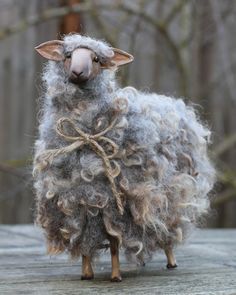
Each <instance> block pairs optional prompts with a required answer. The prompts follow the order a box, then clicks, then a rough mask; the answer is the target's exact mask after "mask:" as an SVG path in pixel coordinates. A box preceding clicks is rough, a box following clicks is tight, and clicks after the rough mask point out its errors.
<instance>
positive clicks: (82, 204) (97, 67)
mask: <svg viewBox="0 0 236 295" xmlns="http://www.w3.org/2000/svg"><path fill="white" fill-rule="evenodd" d="M35 49H36V51H37V52H38V53H39V54H40V55H41V56H43V57H44V58H46V59H47V60H49V61H48V63H47V64H46V65H45V68H44V71H43V82H44V89H45V91H44V93H43V104H42V107H41V113H42V115H41V118H40V124H39V138H38V139H37V141H36V143H35V157H34V170H33V174H34V177H35V190H36V223H37V224H39V225H40V226H41V227H42V228H43V229H44V232H45V236H46V240H47V248H48V253H50V254H57V253H62V252H64V251H66V252H68V253H69V254H70V256H71V257H72V258H78V257H80V256H82V276H81V279H85V280H89V279H92V278H93V277H94V273H93V269H92V262H93V259H94V257H96V256H97V255H99V253H100V252H101V251H102V250H103V249H105V248H110V252H111V263H112V273H111V281H114V282H120V281H121V274H120V266H119V248H121V247H122V248H123V249H124V251H125V254H126V257H127V259H129V260H132V261H136V262H137V263H138V264H141V265H142V264H144V263H145V261H147V260H150V259H151V258H152V255H153V253H155V252H156V251H157V250H160V249H162V250H164V252H165V254H166V257H167V267H168V268H175V267H176V266H177V264H176V260H175V256H174V253H173V248H174V247H176V246H177V245H178V244H181V243H182V242H183V241H184V240H185V239H186V237H187V236H188V235H189V233H190V232H191V229H192V228H193V227H194V226H195V225H196V224H198V221H199V218H200V217H201V216H202V215H203V214H205V213H207V212H208V209H209V197H208V195H209V192H210V191H211V189H212V187H213V184H214V179H215V170H214V167H213V165H212V163H211V162H210V160H209V158H208V155H207V147H208V144H209V143H210V131H209V129H208V128H207V127H206V126H203V125H202V123H201V122H200V120H199V118H198V116H197V114H196V112H195V109H194V108H193V107H192V106H187V105H186V104H185V103H184V101H183V100H182V99H175V98H172V97H167V96H164V95H158V94H155V93H147V92H141V91H138V90H136V89H135V88H133V87H125V88H120V87H119V86H118V85H117V83H116V79H115V74H116V71H117V69H118V68H119V66H122V65H125V64H128V63H130V62H132V61H133V56H132V55H131V54H129V53H127V52H125V51H122V50H120V49H116V48H112V47H111V46H110V45H109V44H107V43H106V42H105V41H100V40H96V39H93V38H90V37H87V36H82V35H79V34H69V35H66V36H64V38H63V40H53V41H48V42H45V43H42V44H40V45H39V46H37V47H36V48H35Z"/></svg>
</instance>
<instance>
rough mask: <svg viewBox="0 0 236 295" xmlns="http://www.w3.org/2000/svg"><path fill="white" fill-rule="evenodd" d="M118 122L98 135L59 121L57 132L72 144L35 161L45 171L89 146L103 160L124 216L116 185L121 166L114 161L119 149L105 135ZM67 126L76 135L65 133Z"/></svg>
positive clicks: (118, 205) (106, 173)
mask: <svg viewBox="0 0 236 295" xmlns="http://www.w3.org/2000/svg"><path fill="white" fill-rule="evenodd" d="M116 122H117V118H115V119H114V120H113V121H112V122H111V124H110V125H109V126H108V127H107V128H106V129H104V130H103V131H101V132H99V133H96V134H88V133H85V132H84V131H83V130H81V129H80V128H79V127H78V126H76V124H75V123H74V122H73V121H72V120H71V119H69V118H61V119H59V120H58V121H57V124H56V132H57V134H58V135H59V136H60V137H62V138H63V139H65V140H66V141H69V142H71V144H69V145H68V146H66V147H62V148H58V149H50V150H46V151H44V152H43V153H41V154H40V155H39V156H38V157H37V158H36V160H35V162H36V165H35V170H43V169H45V168H46V167H47V166H48V165H51V164H52V162H53V159H54V158H55V157H57V156H59V155H63V154H68V153H70V152H73V151H74V150H77V149H81V148H82V147H83V146H85V145H88V146H89V147H90V148H91V149H92V150H93V151H94V152H95V153H96V154H97V155H98V156H99V157H100V158H101V159H102V161H103V165H104V169H105V175H106V176H107V179H108V181H109V182H110V186H111V190H112V193H113V195H114V197H115V199H116V203H117V207H118V209H119V212H120V214H121V215H123V213H124V207H123V203H122V193H121V192H119V191H118V189H117V187H116V183H115V178H116V177H117V176H118V175H119V174H120V166H119V164H118V163H117V162H116V161H115V160H114V159H113V158H114V157H115V155H116V154H117V152H118V150H119V147H118V146H117V144H116V143H115V142H114V141H113V140H111V139H110V138H108V137H106V136H105V134H106V133H107V132H108V131H109V130H111V129H112V128H113V127H114V126H115V125H116ZM65 124H67V126H68V127H70V129H71V130H72V132H73V133H74V135H70V134H67V133H66V132H65V128H64V127H65ZM102 142H103V143H106V145H105V146H106V147H107V146H110V147H111V150H112V153H109V152H108V151H106V150H105V148H104V147H103V146H102V145H101V143H102ZM112 164H113V165H114V166H115V168H112Z"/></svg>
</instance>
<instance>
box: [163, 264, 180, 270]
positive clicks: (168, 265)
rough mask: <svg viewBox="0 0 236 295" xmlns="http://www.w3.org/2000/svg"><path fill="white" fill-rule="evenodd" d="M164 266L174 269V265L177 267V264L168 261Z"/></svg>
mask: <svg viewBox="0 0 236 295" xmlns="http://www.w3.org/2000/svg"><path fill="white" fill-rule="evenodd" d="M166 267H167V268H168V269H174V268H176V267H178V265H177V264H176V263H175V264H170V263H168V264H167V265H166Z"/></svg>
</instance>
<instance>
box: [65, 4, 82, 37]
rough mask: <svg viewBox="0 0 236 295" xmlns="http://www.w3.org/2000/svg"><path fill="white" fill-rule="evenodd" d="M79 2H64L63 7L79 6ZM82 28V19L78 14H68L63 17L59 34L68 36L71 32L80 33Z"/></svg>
mask: <svg viewBox="0 0 236 295" xmlns="http://www.w3.org/2000/svg"><path fill="white" fill-rule="evenodd" d="M79 3H80V0H64V1H62V4H63V5H69V6H73V5H74V4H79ZM82 31H83V28H82V18H81V14H79V13H69V14H68V15H66V16H64V17H63V19H62V22H61V25H60V32H61V33H62V34H69V33H71V32H77V33H81V32H82Z"/></svg>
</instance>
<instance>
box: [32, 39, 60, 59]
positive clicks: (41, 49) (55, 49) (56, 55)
mask: <svg viewBox="0 0 236 295" xmlns="http://www.w3.org/2000/svg"><path fill="white" fill-rule="evenodd" d="M63 43H64V42H63V41H60V40H52V41H48V42H44V43H42V44H40V45H38V46H37V47H35V50H36V51H37V52H38V53H39V54H40V55H41V56H43V57H45V58H46V59H50V60H54V61H62V60H64V54H63Z"/></svg>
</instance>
